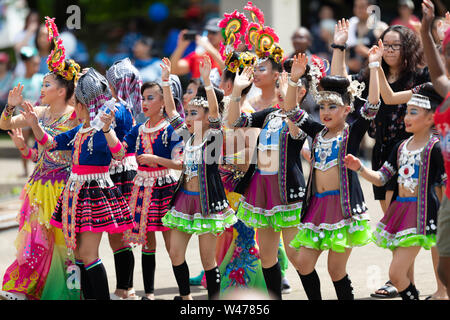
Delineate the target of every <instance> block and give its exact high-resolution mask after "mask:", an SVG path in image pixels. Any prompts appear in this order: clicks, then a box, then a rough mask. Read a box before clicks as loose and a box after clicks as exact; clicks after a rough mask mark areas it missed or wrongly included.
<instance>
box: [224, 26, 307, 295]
mask: <svg viewBox="0 0 450 320" xmlns="http://www.w3.org/2000/svg"><path fill="white" fill-rule="evenodd" d="M267 32H268V31H267ZM268 35H269V33H266V32H265V31H263V30H261V39H264V38H265V36H268ZM256 47H257V48H264V46H260V45H256ZM257 55H258V57H260V61H259V65H258V67H259V68H267V67H269V68H275V67H276V68H280V64H279V63H280V61H281V58H282V55H283V51H282V49H281V48H280V47H279V46H278V45H277V44H273V45H272V47H270V48H266V49H264V50H263V51H258V50H257ZM258 73H263V72H262V71H261V72H260V71H258ZM252 75H253V70H252V69H251V68H245V69H244V71H243V72H242V73H241V74H240V75H236V78H235V80H234V87H233V93H232V97H231V102H230V105H229V110H228V123H229V124H230V125H232V126H234V127H255V128H260V129H263V130H262V131H261V132H260V134H259V137H258V141H257V150H255V154H254V159H253V161H252V163H251V165H250V167H249V170H248V171H247V173H246V174H245V176H244V177H243V179H242V180H241V181H240V182H239V184H238V185H237V187H236V189H235V192H237V193H240V194H242V195H244V197H243V198H242V199H241V203H240V205H239V209H238V212H237V215H238V218H239V219H240V220H242V221H243V222H244V223H245V224H246V225H247V226H251V227H253V228H258V243H259V248H260V258H261V265H262V268H263V274H264V279H265V282H266V286H267V289H268V291H269V293H270V294H271V295H273V296H274V297H275V298H276V299H281V286H282V285H281V283H282V279H281V268H280V263H279V259H278V251H279V243H280V231H281V230H283V240H284V242H285V243H289V242H290V241H291V240H292V238H293V237H294V235H295V233H296V226H297V225H298V224H299V222H300V220H299V217H300V212H301V207H302V199H303V196H304V191H305V189H304V187H305V180H304V177H303V171H302V165H301V161H300V151H301V149H302V146H303V143H304V141H305V138H306V135H305V134H304V133H303V132H302V131H301V130H299V129H298V128H297V127H295V126H294V124H293V123H290V122H288V121H287V119H286V115H284V114H283V113H282V112H281V110H279V109H278V108H266V109H264V110H261V111H258V112H255V113H253V114H246V113H242V114H241V112H240V110H239V104H238V103H237V102H238V98H239V97H240V96H241V92H242V90H243V89H244V88H246V87H247V86H248V85H249V84H251V80H250V78H251V77H252ZM255 77H256V74H255ZM258 77H259V81H262V80H261V79H262V78H263V76H262V75H258ZM277 77H278V76H277ZM262 190H265V192H263V193H262V194H261V192H262ZM286 249H287V250H286V251H287V252H286V253H287V256H288V258H289V260H290V261H291V262H292V263H293V264H294V265H295V266H296V268H297V262H296V261H295V260H296V257H295V256H296V252H295V250H291V249H290V248H286Z"/></svg>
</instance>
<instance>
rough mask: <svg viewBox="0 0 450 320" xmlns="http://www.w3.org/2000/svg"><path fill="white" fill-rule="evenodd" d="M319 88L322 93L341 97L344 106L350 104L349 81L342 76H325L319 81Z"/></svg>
mask: <svg viewBox="0 0 450 320" xmlns="http://www.w3.org/2000/svg"><path fill="white" fill-rule="evenodd" d="M320 86H321V87H322V89H323V90H324V91H333V92H336V93H338V94H340V95H341V97H342V101H343V102H344V104H345V105H349V104H350V93H349V92H348V87H349V86H350V81H349V80H348V79H347V78H346V77H342V76H326V77H323V78H322V79H321V80H320Z"/></svg>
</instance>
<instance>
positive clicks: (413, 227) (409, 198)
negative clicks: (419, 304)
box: [344, 83, 447, 300]
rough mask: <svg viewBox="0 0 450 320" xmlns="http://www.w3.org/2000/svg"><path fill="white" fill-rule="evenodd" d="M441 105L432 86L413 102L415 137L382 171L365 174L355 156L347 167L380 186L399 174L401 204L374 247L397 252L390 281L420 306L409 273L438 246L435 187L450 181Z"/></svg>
mask: <svg viewBox="0 0 450 320" xmlns="http://www.w3.org/2000/svg"><path fill="white" fill-rule="evenodd" d="M441 101H442V98H441V97H440V96H439V95H438V94H437V93H436V92H435V91H434V90H433V87H432V85H431V83H430V84H427V85H425V86H423V88H421V89H420V90H419V92H418V94H414V95H413V96H412V98H411V100H410V101H409V102H408V108H407V111H406V115H405V127H406V130H407V131H408V132H411V133H412V134H413V135H412V136H411V137H410V138H409V139H407V140H405V141H402V142H400V143H398V144H397V145H396V146H395V147H394V149H393V151H392V153H391V155H390V157H389V159H388V160H387V161H386V162H385V163H384V165H383V167H382V168H381V169H380V170H378V171H374V170H370V169H368V168H365V167H364V166H363V165H361V161H359V159H358V158H356V157H354V156H353V155H351V154H349V155H347V156H346V158H345V160H344V162H345V165H346V167H348V168H349V169H351V170H354V171H357V172H358V173H360V174H361V176H362V177H363V178H365V179H367V180H368V181H370V182H371V183H373V184H376V185H382V184H385V183H386V182H387V181H389V179H391V178H392V177H393V176H395V175H396V174H397V173H398V178H397V179H396V181H397V187H396V188H395V190H394V197H395V198H394V199H395V200H393V201H392V202H391V204H390V206H389V208H388V210H387V212H386V214H385V215H384V217H383V219H382V220H381V221H380V222H379V223H378V225H377V228H376V230H375V232H374V241H375V243H376V244H377V245H378V246H380V247H382V248H386V249H390V250H392V251H393V259H392V262H391V266H390V268H389V279H390V280H391V281H392V283H393V285H394V286H395V287H396V288H398V290H399V294H400V296H401V297H402V299H403V300H419V293H418V291H417V289H416V287H415V286H414V284H413V283H412V281H411V279H410V278H409V277H408V270H409V269H410V267H411V265H412V264H414V260H415V258H416V256H417V254H418V253H419V250H420V248H421V247H423V248H425V249H427V250H429V249H430V248H431V247H432V246H434V245H435V243H436V226H437V211H438V209H439V198H438V196H437V195H436V191H435V184H440V185H442V184H443V183H445V180H446V179H447V177H446V175H445V172H444V163H443V158H442V154H441V150H440V145H439V139H438V138H437V137H436V136H435V135H434V134H433V132H432V127H433V124H434V122H433V113H434V111H435V110H436V108H437V106H438V104H439V103H440V102H441Z"/></svg>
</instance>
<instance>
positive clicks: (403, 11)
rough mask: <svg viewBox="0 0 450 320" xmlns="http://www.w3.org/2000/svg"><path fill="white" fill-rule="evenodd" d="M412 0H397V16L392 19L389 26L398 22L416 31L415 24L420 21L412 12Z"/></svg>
mask: <svg viewBox="0 0 450 320" xmlns="http://www.w3.org/2000/svg"><path fill="white" fill-rule="evenodd" d="M413 12H414V2H413V1H412V0H399V2H398V17H397V18H395V19H394V20H392V22H391V26H393V25H396V24H399V25H402V26H405V27H408V28H410V29H411V30H412V31H414V32H415V31H416V28H415V25H416V24H417V23H418V22H420V20H419V18H417V17H416V16H415V15H414V14H413Z"/></svg>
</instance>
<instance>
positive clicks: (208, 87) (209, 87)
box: [205, 85, 214, 91]
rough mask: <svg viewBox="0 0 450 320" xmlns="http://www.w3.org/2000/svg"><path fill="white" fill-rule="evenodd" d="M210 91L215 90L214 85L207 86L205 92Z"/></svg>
mask: <svg viewBox="0 0 450 320" xmlns="http://www.w3.org/2000/svg"><path fill="white" fill-rule="evenodd" d="M208 90H214V87H213V86H212V85H209V86H206V87H205V91H208Z"/></svg>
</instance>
